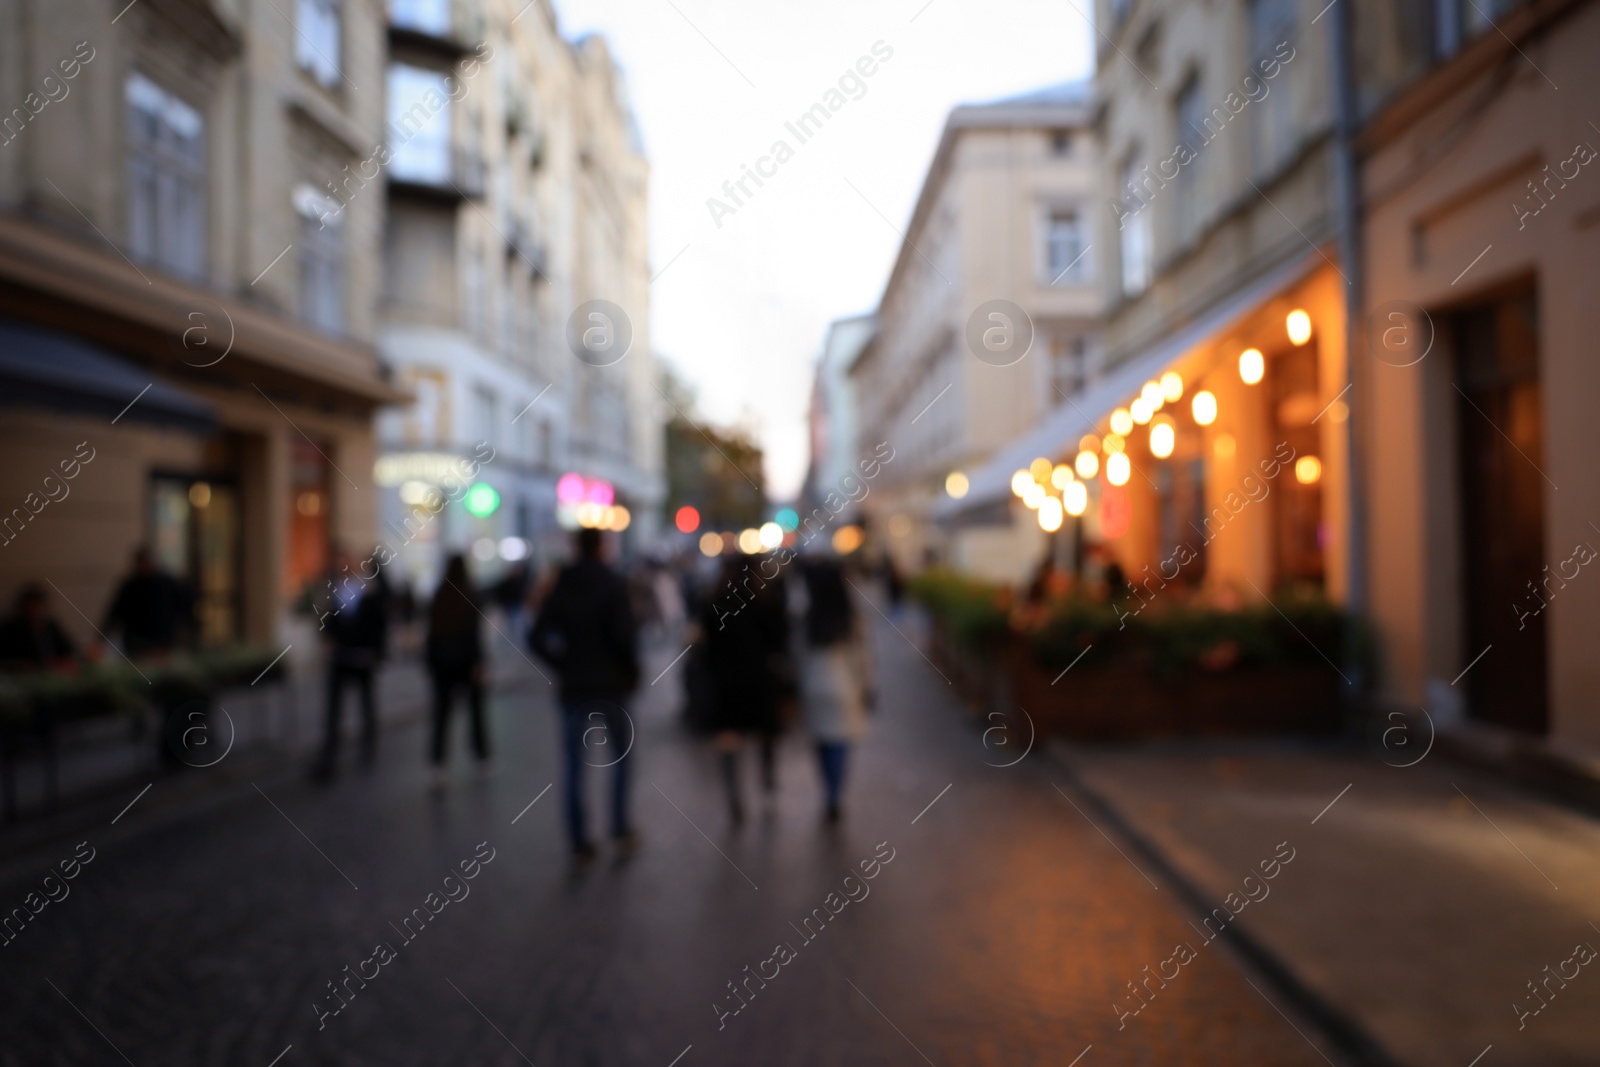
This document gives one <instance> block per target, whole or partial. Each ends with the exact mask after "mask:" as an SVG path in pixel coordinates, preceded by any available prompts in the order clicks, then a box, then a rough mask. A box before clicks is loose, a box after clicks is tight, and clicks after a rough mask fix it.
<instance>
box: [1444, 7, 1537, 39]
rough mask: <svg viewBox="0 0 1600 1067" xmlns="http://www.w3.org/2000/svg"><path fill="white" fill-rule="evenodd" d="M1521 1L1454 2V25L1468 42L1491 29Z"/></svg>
mask: <svg viewBox="0 0 1600 1067" xmlns="http://www.w3.org/2000/svg"><path fill="white" fill-rule="evenodd" d="M1521 2H1522V0H1456V3H1457V5H1458V6H1457V8H1456V11H1455V12H1454V14H1455V20H1456V21H1455V24H1456V25H1457V26H1459V27H1460V28H1461V34H1462V37H1463V39H1466V40H1470V39H1471V38H1473V37H1476V36H1478V34H1480V33H1483V32H1485V31H1487V30H1490V29H1493V28H1494V25H1495V24H1496V23H1497V22H1499V21H1500V20H1501V19H1502V18H1504V17H1505V15H1507V14H1508V13H1509V12H1510V11H1511V9H1512V8H1514V7H1516V6H1517V5H1518V4H1520V3H1521Z"/></svg>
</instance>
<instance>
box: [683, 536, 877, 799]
mask: <svg viewBox="0 0 1600 1067" xmlns="http://www.w3.org/2000/svg"><path fill="white" fill-rule="evenodd" d="M755 562H757V563H760V562H761V561H755ZM796 566H797V568H798V570H799V576H798V577H799V581H798V582H794V581H791V580H790V579H789V578H788V577H787V576H786V575H785V574H784V571H783V568H782V566H779V567H778V569H777V570H776V571H775V572H772V573H773V577H771V578H770V579H765V578H761V577H759V576H757V575H759V574H761V573H766V572H767V567H766V566H758V567H752V561H750V560H748V559H746V560H743V561H741V560H739V559H738V558H737V557H735V558H733V559H730V560H729V561H728V562H727V564H726V565H725V567H724V569H723V573H722V580H721V582H719V583H718V586H717V587H716V589H715V592H716V593H718V594H720V595H717V596H712V597H708V598H706V601H705V604H704V607H703V609H702V611H701V614H700V620H699V622H700V638H699V642H698V649H697V661H696V663H695V664H693V666H692V668H691V671H689V672H686V677H687V688H688V691H689V699H690V705H691V714H692V717H693V718H694V719H695V720H696V721H697V723H698V724H699V725H700V726H701V728H702V730H703V732H705V733H707V734H709V735H710V736H711V737H712V743H713V747H714V749H715V751H716V754H717V763H718V769H719V772H720V774H721V778H722V782H723V789H724V792H725V794H726V797H727V803H728V814H729V817H730V819H731V820H732V821H733V822H734V823H735V824H737V823H739V822H742V821H743V819H744V799H743V791H742V788H741V784H740V774H739V753H740V750H741V749H742V748H743V747H744V746H745V743H746V741H747V740H753V741H754V742H755V743H756V746H757V750H758V752H759V754H760V767H761V785H762V789H763V790H764V792H765V793H766V794H767V795H768V797H769V798H770V797H772V796H774V795H775V794H776V792H777V788H778V786H777V766H776V746H777V740H778V735H779V734H780V733H781V732H782V731H783V729H784V728H785V726H786V725H788V723H789V721H790V720H791V719H795V718H798V719H800V720H801V721H802V724H803V726H804V729H805V731H806V732H807V733H808V734H809V735H810V737H811V740H812V743H813V745H814V746H815V749H816V754H817V763H818V767H819V770H820V772H821V778H822V784H823V797H824V807H823V811H824V815H825V817H826V818H827V820H828V821H829V822H830V823H834V822H837V821H838V820H839V818H840V813H841V806H840V803H841V795H842V791H843V788H844V775H845V764H846V760H847V756H848V753H849V750H850V746H851V745H852V744H854V743H856V742H858V741H860V740H861V739H862V737H864V736H865V734H866V731H867V715H868V712H869V710H870V709H871V707H872V704H873V699H874V697H873V682H872V670H871V660H870V658H869V657H868V655H867V644H866V639H865V633H864V632H863V628H862V626H861V622H860V619H859V618H858V616H857V614H856V612H855V610H854V607H853V604H852V602H851V599H850V595H849V591H848V589H847V588H846V586H847V580H846V578H845V575H844V571H843V569H842V568H841V566H840V564H839V563H838V562H837V561H835V560H833V559H829V558H823V557H816V558H810V559H803V560H801V561H800V562H799V563H797V564H796ZM729 591H732V592H731V593H730V592H729ZM733 604H737V605H738V607H737V608H736V609H732V610H730V607H731V605H733ZM792 617H793V618H798V619H800V620H801V623H802V625H801V626H800V627H799V628H798V630H799V632H798V633H795V632H794V631H795V629H796V628H795V627H792V626H791V624H790V620H791V618H792Z"/></svg>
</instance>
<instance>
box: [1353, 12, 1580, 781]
mask: <svg viewBox="0 0 1600 1067" xmlns="http://www.w3.org/2000/svg"><path fill="white" fill-rule="evenodd" d="M1485 13H1493V14H1495V15H1496V17H1497V20H1498V29H1499V31H1500V32H1495V30H1494V29H1491V28H1489V27H1487V26H1485V25H1484V20H1483V19H1482V18H1481V17H1479V16H1478V14H1477V13H1476V12H1474V11H1473V10H1472V9H1471V8H1470V7H1465V6H1464V10H1463V11H1462V12H1461V15H1462V17H1461V18H1460V19H1459V20H1457V21H1455V22H1454V23H1447V24H1445V25H1443V26H1441V27H1440V42H1439V44H1440V47H1439V48H1438V50H1437V51H1438V53H1440V54H1441V58H1440V60H1439V61H1438V62H1437V63H1435V64H1434V65H1433V66H1432V67H1431V69H1429V70H1428V72H1427V73H1426V75H1425V76H1423V77H1421V78H1419V79H1417V81H1416V82H1415V83H1413V84H1412V85H1410V86H1409V87H1408V88H1407V90H1406V91H1405V92H1404V93H1403V94H1401V95H1399V96H1397V97H1396V98H1395V99H1394V100H1393V101H1392V102H1391V103H1390V104H1389V105H1388V106H1387V107H1385V108H1384V109H1383V110H1382V111H1380V112H1379V113H1378V114H1376V115H1375V116H1374V118H1373V120H1372V121H1371V123H1370V124H1369V126H1368V128H1367V130H1366V132H1365V139H1366V148H1367V157H1366V164H1365V167H1364V175H1363V178H1364V181H1363V197H1364V202H1365V215H1366V218H1365V225H1364V234H1365V245H1366V254H1365V262H1366V265H1367V271H1368V284H1367V297H1366V314H1365V318H1366V320H1367V323H1368V329H1367V338H1366V340H1367V344H1368V346H1369V349H1370V353H1371V357H1372V358H1371V359H1370V360H1369V361H1367V364H1366V365H1367V366H1369V367H1370V372H1369V374H1368V375H1367V377H1366V380H1365V381H1364V382H1360V383H1358V384H1359V385H1362V386H1364V387H1365V398H1364V402H1363V406H1364V408H1365V410H1366V411H1367V412H1369V415H1370V417H1369V419H1368V420H1367V421H1366V424H1365V425H1364V427H1363V429H1364V434H1363V442H1364V449H1365V452H1366V454H1367V455H1368V457H1369V461H1368V470H1369V472H1370V473H1369V484H1370V486H1371V494H1370V509H1369V514H1370V534H1369V538H1370V542H1371V544H1372V546H1373V547H1372V550H1371V553H1370V554H1371V557H1372V566H1371V596H1370V603H1371V612H1372V615H1373V618H1374V620H1375V621H1376V622H1377V623H1378V625H1379V626H1380V628H1381V630H1382V632H1383V634H1384V636H1385V637H1386V638H1387V648H1388V677H1387V684H1388V687H1389V690H1390V692H1391V693H1392V694H1393V695H1394V697H1395V698H1396V699H1397V700H1403V701H1406V702H1410V703H1412V704H1422V705H1424V706H1426V707H1428V708H1429V709H1430V711H1434V712H1435V713H1436V715H1435V717H1436V718H1438V717H1440V715H1442V716H1443V717H1444V718H1445V719H1446V720H1447V721H1448V720H1449V719H1451V718H1453V717H1455V716H1456V715H1457V714H1459V713H1460V712H1465V713H1466V714H1467V715H1468V716H1470V718H1471V720H1473V721H1476V722H1481V723H1488V724H1492V725H1494V726H1498V727H1502V728H1507V729H1510V730H1513V731H1517V732H1519V733H1522V734H1531V735H1535V736H1539V735H1548V737H1549V739H1550V741H1551V742H1552V743H1553V744H1554V745H1556V746H1557V747H1565V748H1575V749H1578V750H1584V749H1586V750H1587V751H1588V752H1589V753H1590V754H1593V753H1594V752H1596V751H1600V668H1597V666H1596V664H1595V660H1594V656H1593V653H1592V643H1593V640H1594V635H1595V634H1597V633H1600V584H1597V583H1594V582H1591V581H1589V580H1588V579H1589V576H1588V567H1587V562H1588V561H1589V560H1592V559H1593V558H1594V556H1595V551H1596V549H1597V548H1600V531H1597V529H1596V526H1597V525H1600V469H1597V467H1596V464H1595V462H1594V458H1595V456H1596V455H1600V431H1597V429H1596V423H1595V419H1594V418H1593V415H1592V413H1590V412H1589V411H1588V410H1587V402H1588V400H1589V399H1590V398H1591V397H1593V396H1594V395H1595V391H1596V389H1597V387H1600V366H1597V364H1596V361H1595V358H1594V354H1593V345H1592V341H1591V340H1590V335H1589V320H1588V316H1589V312H1590V311H1591V309H1592V307H1593V303H1594V299H1593V298H1594V294H1595V292H1596V282H1595V279H1596V278H1597V277H1600V181H1595V180H1594V179H1595V177H1596V175H1594V174H1592V173H1591V171H1593V170H1594V168H1595V164H1594V162H1593V161H1594V160H1595V158H1596V153H1597V150H1600V129H1596V128H1595V125H1594V123H1595V122H1600V117H1597V116H1596V115H1595V114H1594V113H1593V110H1592V107H1591V105H1592V102H1593V101H1595V100H1596V99H1600V74H1597V72H1596V71H1595V68H1594V63H1593V57H1594V55H1595V54H1596V49H1597V48H1600V5H1596V4H1594V3H1548V2H1547V3H1526V4H1522V5H1516V6H1508V5H1502V6H1501V8H1499V9H1492V8H1486V9H1485ZM1558 87H1559V88H1558ZM1591 183H1592V184H1591ZM1469 668H1470V669H1469Z"/></svg>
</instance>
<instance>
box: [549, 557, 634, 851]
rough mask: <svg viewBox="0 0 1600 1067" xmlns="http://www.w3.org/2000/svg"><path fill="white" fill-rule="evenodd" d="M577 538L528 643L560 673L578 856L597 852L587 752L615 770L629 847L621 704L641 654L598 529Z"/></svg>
mask: <svg viewBox="0 0 1600 1067" xmlns="http://www.w3.org/2000/svg"><path fill="white" fill-rule="evenodd" d="M574 544H575V547H576V549H577V555H578V558H577V561H576V562H574V563H572V564H569V565H568V566H566V567H564V568H562V570H561V573H560V575H559V576H557V578H556V581H555V585H554V586H553V587H552V588H551V590H550V594H549V596H547V597H546V598H545V600H544V603H543V604H542V605H541V606H540V609H539V614H538V617H537V618H536V619H535V620H534V624H533V630H532V631H531V632H530V633H529V635H528V645H529V647H530V648H532V650H533V651H534V653H535V654H536V655H538V656H539V657H540V658H542V659H543V660H545V661H546V662H547V663H549V664H550V665H551V666H552V667H554V668H555V670H556V673H557V675H558V676H559V678H560V686H559V691H558V693H557V700H558V702H559V703H560V706H561V733H562V764H563V773H564V776H565V790H566V816H567V836H568V841H569V843H570V844H571V846H572V852H573V855H574V856H575V857H577V858H578V859H580V860H582V859H588V858H590V857H592V856H593V855H594V851H595V850H594V844H593V842H592V841H591V840H590V839H589V830H588V823H587V818H586V813H585V805H584V773H583V768H584V765H585V763H587V762H589V760H587V759H585V757H586V756H587V757H589V759H592V760H593V761H594V763H595V765H597V766H607V765H609V766H610V767H611V768H612V771H611V774H612V778H611V835H612V838H613V839H614V840H615V841H616V843H617V845H618V847H619V848H621V849H622V850H624V851H626V850H628V849H631V848H632V846H633V828H632V824H631V823H630V822H629V820H628V775H629V764H630V761H631V759H632V749H633V727H632V725H631V724H630V722H629V719H628V715H627V710H626V708H625V707H624V706H623V702H624V701H626V700H627V698H628V695H629V694H630V693H632V692H633V690H634V689H635V688H637V687H638V684H639V652H638V638H637V634H636V631H635V627H634V621H633V611H632V609H631V607H630V606H629V603H628V585H627V583H626V582H625V581H624V580H623V578H622V576H621V575H620V574H618V573H617V572H616V571H614V570H612V569H611V568H610V567H609V566H607V565H606V563H605V561H604V560H603V559H602V558H601V549H602V547H603V543H602V541H601V536H600V531H599V530H595V529H589V528H585V529H581V530H579V531H578V532H577V533H576V534H575V535H574ZM602 742H604V744H602ZM613 746H614V747H613Z"/></svg>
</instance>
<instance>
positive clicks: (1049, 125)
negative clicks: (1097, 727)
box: [850, 83, 1101, 580]
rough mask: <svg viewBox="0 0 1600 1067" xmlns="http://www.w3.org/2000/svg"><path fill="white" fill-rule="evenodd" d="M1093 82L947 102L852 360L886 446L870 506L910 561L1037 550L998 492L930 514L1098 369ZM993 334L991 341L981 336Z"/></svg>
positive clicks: (978, 558) (1031, 531)
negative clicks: (943, 514) (988, 499)
mask: <svg viewBox="0 0 1600 1067" xmlns="http://www.w3.org/2000/svg"><path fill="white" fill-rule="evenodd" d="M1091 117H1092V114H1091V110H1090V91H1089V87H1088V86H1087V85H1084V84H1081V83H1068V84H1064V85H1059V86H1054V87H1051V88H1048V89H1044V90H1040V91H1038V92H1034V93H1029V94H1027V95H1024V96H1019V97H1015V98H1013V99H1009V100H1001V101H998V102H995V103H991V104H984V105H973V106H964V107H958V108H956V109H955V110H954V111H952V112H951V113H950V116H949V118H948V120H947V121H946V123H945V128H944V133H943V135H942V136H941V138H940V140H939V145H938V148H937V149H936V151H935V153H934V157H933V162H932V163H931V164H930V166H929V168H928V175H927V177H926V179H925V180H924V183H923V187H922V192H921V194H920V195H919V196H918V199H917V203H916V207H915V209H914V211H913V213H912V216H911V221H910V223H909V224H908V226H907V228H906V240H905V243H904V244H903V245H902V246H901V249H900V253H899V256H898V257H897V259H896V260H895V264H894V268H893V270H892V271H891V273H890V275H889V281H888V283H887V285H885V287H884V292H883V297H882V299H881V301H880V303H879V306H878V310H877V332H876V334H875V335H874V336H873V338H872V340H871V341H870V343H868V344H867V345H866V346H865V348H863V350H862V352H861V354H860V356H859V357H858V358H857V359H856V361H855V364H854V366H853V367H852V369H851V370H850V376H851V381H852V383H853V386H854V388H855V392H856V395H857V397H858V398H859V400H858V403H859V406H860V412H859V425H861V426H863V427H871V428H872V429H871V435H872V436H871V440H872V441H873V442H877V441H887V442H888V443H889V445H890V446H891V447H892V448H893V449H894V451H895V459H894V460H893V462H891V463H888V464H885V465H884V467H883V472H882V474H881V475H880V476H879V478H878V479H876V481H875V483H874V485H873V489H872V494H871V496H869V497H868V498H867V499H866V500H865V501H864V502H863V505H862V506H863V510H864V511H865V512H866V514H867V516H868V517H869V518H870V520H871V521H872V522H873V523H874V525H875V526H876V527H877V528H878V529H879V530H880V531H883V532H886V533H887V535H888V543H887V549H888V551H890V552H891V553H893V556H894V558H895V560H896V562H897V563H898V564H899V565H900V566H901V567H903V568H907V569H914V568H915V567H917V566H920V565H921V563H922V562H924V561H925V560H927V559H929V558H943V559H947V560H948V561H949V562H951V563H953V564H955V565H957V566H960V567H963V568H965V569H968V570H971V571H974V572H976V573H981V574H985V575H989V576H993V577H996V578H1003V579H1005V580H1012V579H1016V578H1020V577H1021V576H1022V574H1023V573H1025V572H1026V571H1027V570H1028V569H1029V568H1030V567H1032V566H1033V565H1034V564H1036V563H1037V562H1038V560H1039V558H1040V556H1041V554H1042V553H1043V552H1044V551H1045V540H1044V535H1043V533H1042V532H1041V531H1040V530H1039V528H1038V526H1037V524H1036V523H1035V522H1034V521H1033V517H1032V516H1031V515H1015V514H1013V513H1012V512H1010V511H1009V510H1008V509H1007V508H1005V506H1004V503H1003V501H1002V502H1001V506H1000V507H998V508H996V507H988V508H978V509H964V508H962V507H961V504H962V501H961V500H959V499H957V500H950V501H948V506H949V508H950V513H951V514H950V517H948V518H947V521H945V522H944V523H942V524H940V525H937V526H936V525H934V524H933V523H932V521H931V519H932V516H933V513H934V511H935V509H936V508H939V507H940V501H941V499H945V498H946V497H947V490H948V488H955V489H958V490H959V489H960V487H961V486H962V485H963V484H964V481H965V479H966V478H967V477H968V473H967V472H969V471H973V470H975V469H977V468H978V467H980V466H981V465H982V464H983V463H984V462H985V461H986V460H988V459H989V458H990V457H991V455H992V454H993V453H994V452H995V450H996V449H998V448H1000V447H1001V446H1003V445H1005V444H1006V443H1008V442H1009V441H1011V440H1012V439H1013V438H1015V436H1016V435H1017V433H1018V431H1019V430H1021V429H1023V428H1026V427H1029V426H1032V425H1034V424H1035V423H1036V422H1038V421H1039V420H1041V419H1044V418H1046V417H1047V416H1048V415H1049V414H1050V413H1051V412H1053V411H1056V410H1058V409H1059V408H1061V407H1062V406H1064V405H1068V404H1070V403H1071V402H1072V400H1073V398H1074V397H1075V396H1076V395H1077V394H1078V393H1079V391H1080V390H1082V389H1083V388H1084V387H1085V386H1086V385H1087V384H1088V383H1089V382H1091V381H1093V380H1094V378H1095V376H1096V374H1097V367H1098V349H1099V345H1098V341H1097V338H1096V336H1095V323H1096V320H1097V317H1098V315H1099V310H1100V302H1101V297H1100V293H1099V291H1098V287H1097V286H1096V284H1095V278H1096V276H1097V273H1098V264H1099V262H1100V257H1099V253H1098V252H1097V251H1096V250H1095V249H1093V248H1092V247H1091V246H1092V244H1093V239H1092V237H1091V225H1092V220H1093V217H1094V212H1095V206H1096V202H1097V197H1096V189H1097V188H1098V186H1097V182H1098V179H1099V151H1098V149H1097V147H1096V141H1095V137H1094V134H1093V131H1092V129H1091V125H1090V123H1091ZM986 346H988V347H986Z"/></svg>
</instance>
